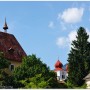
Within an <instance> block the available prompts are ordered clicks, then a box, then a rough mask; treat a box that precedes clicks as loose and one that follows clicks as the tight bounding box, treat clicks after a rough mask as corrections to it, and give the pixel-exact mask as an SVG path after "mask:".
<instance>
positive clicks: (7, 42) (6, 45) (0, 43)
mask: <svg viewBox="0 0 90 90" xmlns="http://www.w3.org/2000/svg"><path fill="white" fill-rule="evenodd" d="M0 52H3V53H4V56H5V57H6V58H7V59H9V60H15V61H20V62H21V61H22V57H24V56H26V53H25V51H24V50H23V48H22V47H21V46H20V44H19V43H18V41H17V40H16V38H15V37H14V35H12V34H8V33H4V32H0Z"/></svg>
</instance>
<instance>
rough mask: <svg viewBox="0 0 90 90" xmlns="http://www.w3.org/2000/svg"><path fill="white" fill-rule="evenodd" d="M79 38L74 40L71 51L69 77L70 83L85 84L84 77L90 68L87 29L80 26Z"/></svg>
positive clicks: (89, 46)
mask: <svg viewBox="0 0 90 90" xmlns="http://www.w3.org/2000/svg"><path fill="white" fill-rule="evenodd" d="M76 38H77V40H74V41H72V47H71V50H70V53H69V57H68V62H69V73H68V75H69V77H68V80H69V82H70V83H72V84H73V85H76V86H80V85H82V84H83V78H84V77H85V76H86V75H87V73H89V70H90V43H89V42H88V38H89V35H87V33H86V30H85V29H84V28H83V27H80V28H79V29H78V31H77V36H76Z"/></svg>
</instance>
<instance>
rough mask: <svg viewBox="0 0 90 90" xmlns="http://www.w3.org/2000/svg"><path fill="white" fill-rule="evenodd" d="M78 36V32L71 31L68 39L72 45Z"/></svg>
mask: <svg viewBox="0 0 90 90" xmlns="http://www.w3.org/2000/svg"><path fill="white" fill-rule="evenodd" d="M76 35H77V32H76V31H71V32H70V33H69V35H68V39H69V42H70V43H71V42H72V41H73V40H76Z"/></svg>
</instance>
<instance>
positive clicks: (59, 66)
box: [55, 60, 63, 68]
mask: <svg viewBox="0 0 90 90" xmlns="http://www.w3.org/2000/svg"><path fill="white" fill-rule="evenodd" d="M62 66H63V65H62V63H61V62H60V61H59V60H58V61H57V62H56V63H55V68H62Z"/></svg>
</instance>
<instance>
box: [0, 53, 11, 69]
mask: <svg viewBox="0 0 90 90" xmlns="http://www.w3.org/2000/svg"><path fill="white" fill-rule="evenodd" d="M9 65H10V62H9V61H8V60H7V59H6V58H5V57H4V53H3V52H0V69H4V68H8V66H9Z"/></svg>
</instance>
